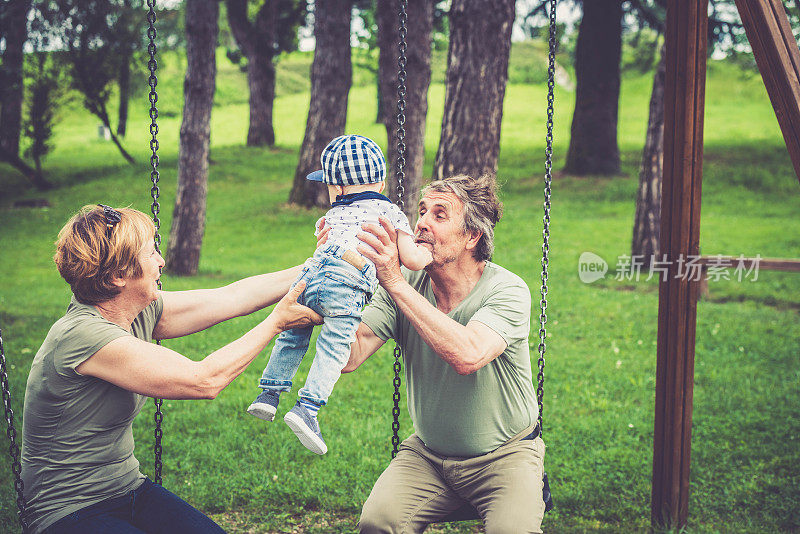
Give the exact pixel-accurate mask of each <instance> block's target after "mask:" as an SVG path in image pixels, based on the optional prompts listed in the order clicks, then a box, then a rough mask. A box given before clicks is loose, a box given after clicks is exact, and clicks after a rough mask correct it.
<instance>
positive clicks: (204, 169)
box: [167, 0, 219, 275]
mask: <svg viewBox="0 0 800 534" xmlns="http://www.w3.org/2000/svg"><path fill="white" fill-rule="evenodd" d="M218 16H219V4H218V3H217V2H209V1H207V0H187V2H186V56H187V67H186V79H185V81H184V84H183V94H184V104H183V122H182V123H181V138H180V146H179V156H178V190H177V192H176V195H175V210H174V211H173V215H172V228H171V230H170V234H169V250H168V251H167V269H168V270H169V271H171V272H173V273H175V274H180V275H193V274H196V273H197V266H198V264H199V263H200V247H201V245H202V243H203V231H204V229H205V223H206V190H207V182H208V145H209V141H210V136H211V125H210V122H211V106H212V104H213V100H214V85H215V78H216V74H217V65H216V60H215V57H214V51H215V48H216V44H217V30H218V28H217V18H218Z"/></svg>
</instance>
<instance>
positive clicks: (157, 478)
mask: <svg viewBox="0 0 800 534" xmlns="http://www.w3.org/2000/svg"><path fill="white" fill-rule="evenodd" d="M155 6H156V1H155V0H147V7H148V8H149V9H148V12H147V22H148V24H149V26H148V28H147V37H148V38H149V40H150V43H149V44H148V45H147V51H148V53H149V54H150V60H149V61H148V62H147V67H148V68H149V69H150V77H149V78H148V84H149V85H150V93H149V100H150V135H151V136H152V138H151V139H150V150H151V151H152V155H151V156H150V181H151V182H152V183H153V186H152V187H151V188H150V196H151V197H152V198H153V203H152V204H151V206H150V211H151V212H152V214H153V224H155V227H156V233H155V236H154V237H153V240H154V241H155V247H156V252H158V253H159V254H161V234H160V233H159V230H160V229H161V221H160V220H159V218H158V214H159V212H160V211H161V206H160V205H159V203H158V196H159V193H160V191H159V188H158V180H159V178H160V176H159V173H158V138H157V135H158V124H157V123H156V119H157V118H158V108H157V107H156V103H157V102H158V93H157V92H156V84H157V83H158V78H156V69H157V68H158V63H157V62H156V26H155V24H156V12H155ZM159 271H160V269H159ZM157 283H158V289H161V277H160V276H159V278H158V282H157ZM156 343H157V344H159V345H160V344H161V340H160V339H158V340H156ZM153 401H154V402H155V405H156V413H155V415H154V416H153V418H154V420H155V423H156V428H155V431H154V437H155V445H154V447H153V452H154V453H155V474H154V482H155V483H156V484H159V485H160V484H161V438H162V437H163V433H162V431H161V423H162V421H163V420H164V414H163V413H162V412H161V406H162V404H163V402H164V401H163V399H158V398H155V399H153Z"/></svg>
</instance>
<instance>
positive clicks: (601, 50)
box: [564, 0, 622, 176]
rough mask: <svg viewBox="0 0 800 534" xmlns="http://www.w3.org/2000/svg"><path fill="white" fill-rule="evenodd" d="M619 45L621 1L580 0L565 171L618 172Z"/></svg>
mask: <svg viewBox="0 0 800 534" xmlns="http://www.w3.org/2000/svg"><path fill="white" fill-rule="evenodd" d="M621 50H622V2H621V0H591V1H590V2H583V19H582V20H581V25H580V29H579V32H578V43H577V45H576V50H575V78H576V80H577V88H576V91H575V113H574V114H573V116H572V131H571V134H570V140H569V150H568V151H567V161H566V165H565V166H564V172H566V173H569V174H575V175H579V176H582V175H586V174H601V175H614V174H619V172H620V167H619V147H618V146H617V115H618V108H619V63H620V53H621Z"/></svg>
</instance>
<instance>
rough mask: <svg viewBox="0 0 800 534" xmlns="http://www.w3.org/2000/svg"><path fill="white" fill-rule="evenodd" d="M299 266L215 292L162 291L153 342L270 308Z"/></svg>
mask: <svg viewBox="0 0 800 534" xmlns="http://www.w3.org/2000/svg"><path fill="white" fill-rule="evenodd" d="M301 268H302V266H299V265H298V266H297V267H292V268H291V269H286V270H283V271H277V272H274V273H267V274H261V275H258V276H251V277H249V278H245V279H243V280H239V281H238V282H234V283H232V284H229V285H227V286H224V287H219V288H217V289H196V290H192V291H162V292H161V296H162V297H163V299H164V311H163V312H161V319H159V321H158V324H157V325H156V328H155V331H154V332H153V336H154V337H155V338H156V339H170V338H174V337H181V336H185V335H188V334H193V333H195V332H199V331H200V330H205V329H206V328H208V327H209V326H213V325H215V324H217V323H220V322H222V321H227V320H228V319H231V318H233V317H239V316H242V315H248V314H250V313H253V312H254V311H258V310H260V309H262V308H266V307H267V306H271V305H272V304H275V303H276V302H278V300H280V299H281V297H283V296H284V295H285V294H286V292H287V291H289V287H290V286H291V285H292V282H294V280H295V279H296V278H297V275H298V274H300V269H301Z"/></svg>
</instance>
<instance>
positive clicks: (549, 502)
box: [437, 473, 555, 523]
mask: <svg viewBox="0 0 800 534" xmlns="http://www.w3.org/2000/svg"><path fill="white" fill-rule="evenodd" d="M542 482H543V485H542V498H543V499H544V511H545V512H549V511H550V510H552V509H553V508H555V504H553V496H552V495H551V494H550V482H548V480H547V473H545V474H544V476H543V477H542ZM480 518H481V516H480V514H478V510H476V509H475V507H474V506H472V505H471V504H470V503H468V502H465V503H464V505H463V506H461V508H459V509H458V510H455V511H454V512H451V513H450V514H448V515H447V516H445V517H444V518H443V519H442V520H441V521H437V523H450V522H453V521H472V520H474V519H480Z"/></svg>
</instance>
